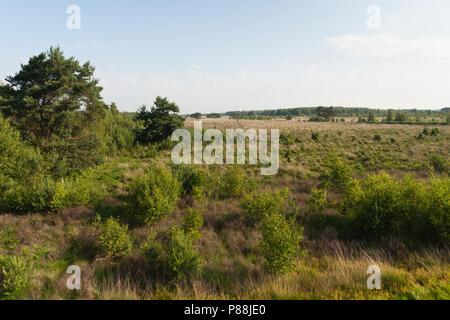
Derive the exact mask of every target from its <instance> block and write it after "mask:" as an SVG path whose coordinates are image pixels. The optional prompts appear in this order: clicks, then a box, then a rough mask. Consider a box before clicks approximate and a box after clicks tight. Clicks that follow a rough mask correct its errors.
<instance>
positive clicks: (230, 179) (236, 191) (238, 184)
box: [220, 165, 245, 198]
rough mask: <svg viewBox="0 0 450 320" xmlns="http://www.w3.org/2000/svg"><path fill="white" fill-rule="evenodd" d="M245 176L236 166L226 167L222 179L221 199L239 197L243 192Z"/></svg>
mask: <svg viewBox="0 0 450 320" xmlns="http://www.w3.org/2000/svg"><path fill="white" fill-rule="evenodd" d="M244 187H245V176H244V173H243V172H242V168H241V167H240V166H238V165H236V166H227V170H226V172H225V174H224V175H223V178H222V185H221V194H220V195H221V197H222V198H230V197H240V196H241V195H242V194H243V192H244Z"/></svg>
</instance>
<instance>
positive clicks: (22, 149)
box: [0, 114, 42, 194]
mask: <svg viewBox="0 0 450 320" xmlns="http://www.w3.org/2000/svg"><path fill="white" fill-rule="evenodd" d="M41 161H42V159H41V157H40V155H39V153H37V152H36V151H35V150H34V149H33V148H31V147H29V146H27V145H26V144H25V143H24V142H23V141H22V139H21V137H20V133H19V132H18V131H17V130H16V129H14V128H13V127H11V125H10V124H9V121H7V120H6V119H4V118H3V116H2V115H1V114H0V194H1V191H2V180H3V181H6V180H8V179H13V180H16V181H25V179H28V178H29V177H30V176H32V175H33V174H35V173H38V172H39V171H40V170H41ZM1 177H3V178H1ZM3 183H5V182H3Z"/></svg>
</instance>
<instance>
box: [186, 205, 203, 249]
mask: <svg viewBox="0 0 450 320" xmlns="http://www.w3.org/2000/svg"><path fill="white" fill-rule="evenodd" d="M203 222H204V221H203V218H202V213H201V211H200V210H199V209H195V208H189V212H188V213H187V214H186V215H185V216H184V221H183V226H182V229H183V231H184V233H185V234H186V235H187V236H189V237H190V238H191V239H193V240H194V241H195V240H198V239H200V237H201V235H200V228H201V227H202V226H203Z"/></svg>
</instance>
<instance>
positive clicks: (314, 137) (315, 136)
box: [311, 132, 320, 142]
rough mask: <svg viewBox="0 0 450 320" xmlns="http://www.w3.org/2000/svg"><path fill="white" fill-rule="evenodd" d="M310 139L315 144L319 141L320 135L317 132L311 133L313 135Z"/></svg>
mask: <svg viewBox="0 0 450 320" xmlns="http://www.w3.org/2000/svg"><path fill="white" fill-rule="evenodd" d="M311 139H312V140H314V141H315V142H319V139H320V134H319V132H313V133H312V134H311Z"/></svg>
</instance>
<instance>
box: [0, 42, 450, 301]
mask: <svg viewBox="0 0 450 320" xmlns="http://www.w3.org/2000/svg"><path fill="white" fill-rule="evenodd" d="M35 70H41V71H40V72H34V71H35ZM93 72H94V68H93V66H92V65H90V64H89V63H86V64H80V63H79V62H78V61H76V60H75V59H74V58H66V57H64V55H63V54H62V52H61V50H60V49H59V48H52V49H50V51H48V52H46V53H43V54H41V55H38V56H36V57H32V58H31V59H30V61H29V62H28V64H25V65H24V66H22V67H21V70H20V71H19V73H17V74H16V75H15V76H12V77H8V79H7V83H6V85H2V84H0V199H1V201H0V212H1V216H0V299H22V298H25V299H36V298H44V299H55V298H57V299H71V298H81V299H98V298H101V299H116V298H127V299H128V298H144V299H172V298H183V299H185V298H195V299H197V298H200V299H202V298H211V297H213V298H219V299H236V298H237V299H239V298H248V299H255V298H256V299H261V298H262V299H266V298H267V299H272V298H277V299H286V298H290V299H292V298H298V299H305V298H306V299H308V298H309V299H317V298H320V299H329V298H338V299H342V298H351V299H359V298H362V299H366V298H367V299H369V298H370V299H388V298H400V299H404V298H408V299H424V298H431V299H448V297H449V292H448V285H447V283H448V281H449V279H448V261H449V259H448V257H449V252H448V248H447V246H448V243H449V242H450V238H449V230H450V222H449V201H450V200H449V199H450V192H449V184H450V183H449V178H448V168H449V167H448V166H449V164H448V150H449V148H450V145H449V141H450V139H449V129H448V127H447V126H446V125H445V123H444V122H443V121H445V119H446V117H447V124H448V114H447V113H446V112H448V110H447V111H445V110H442V111H435V112H431V111H430V112H428V111H417V110H416V111H414V110H402V112H395V111H393V110H389V111H386V110H369V109H358V108H340V107H332V108H330V107H319V108H295V109H287V110H281V109H280V110H272V111H251V112H242V113H241V112H236V113H232V114H230V115H231V116H232V119H231V120H229V119H226V118H225V117H224V118H222V119H220V121H219V120H214V121H205V123H210V124H211V126H215V127H218V128H219V129H227V128H231V127H235V126H236V122H235V120H233V119H241V118H243V119H257V120H266V121H269V122H268V125H267V127H275V126H280V129H281V134H280V142H281V145H280V156H281V157H280V170H279V172H278V174H277V175H276V176H270V177H263V176H261V175H260V174H259V172H260V170H259V169H260V168H259V167H258V166H253V165H246V164H245V165H229V166H228V165H226V166H222V165H218V166H208V168H206V167H205V166H197V165H173V164H170V163H169V164H168V163H167V160H168V159H169V158H170V156H169V155H168V152H167V149H168V148H170V147H171V145H172V144H171V141H170V140H169V139H168V137H169V136H170V134H171V133H172V131H173V130H174V129H178V128H181V127H182V126H183V125H184V119H183V118H182V117H180V116H179V115H178V114H177V113H178V110H179V108H178V106H177V105H176V104H175V103H173V102H170V101H169V100H168V99H167V98H161V97H157V98H156V100H155V102H154V105H153V107H152V108H151V109H150V110H148V109H147V108H146V107H143V108H141V109H139V110H138V112H137V113H125V112H119V110H118V107H117V106H116V105H115V104H114V103H113V104H111V105H109V106H108V105H106V104H105V103H104V102H103V101H102V98H101V95H100V93H101V87H99V86H98V80H97V79H96V78H94V74H93ZM75 87H77V88H79V89H80V90H73V88H75ZM47 93H49V94H48V97H47V98H46V94H47ZM24 97H25V99H24ZM25 111H26V112H25ZM193 116H195V117H196V118H200V117H201V116H202V115H201V114H194V115H193ZM299 116H306V117H309V122H307V121H308V120H307V119H306V118H305V119H295V117H299ZM358 116H359V117H360V123H357V122H356V121H357V119H356V118H355V119H353V118H345V119H344V121H343V122H345V123H342V124H341V123H337V122H338V118H337V117H358ZM207 117H208V118H215V119H219V117H220V115H218V114H209V115H207ZM274 117H283V118H285V119H287V120H293V121H278V120H276V121H273V120H271V119H272V118H274ZM384 118H385V119H384ZM191 120H192V119H188V120H187V121H186V126H189V121H191ZM342 120H343V119H342V118H341V120H340V121H341V122H342ZM300 121H301V123H300ZM314 121H317V122H318V123H313V122H314ZM352 122H353V124H352ZM379 123H385V124H384V125H383V126H378V125H377V124H379ZM386 123H387V124H386ZM432 123H433V124H432ZM252 124H253V123H252ZM274 124H275V125H274ZM403 124H411V125H408V126H406V125H403ZM206 125H207V124H206ZM239 125H242V126H245V125H246V121H240V122H239ZM425 126H426V127H425ZM383 170H385V171H388V172H390V173H391V174H388V173H384V172H383ZM393 172H395V173H396V174H397V175H394V174H393ZM428 172H430V175H429V176H427V173H428ZM414 173H417V174H416V175H414ZM63 209H64V210H63ZM96 214H98V216H99V218H98V219H97V221H96V220H95V216H96ZM100 217H101V218H100ZM116 217H117V218H116ZM304 230H305V231H304ZM304 232H305V235H304ZM304 236H305V238H307V241H306V240H305V241H303V237H304ZM30 250H33V252H36V256H33V257H32V258H30V257H29V255H27V254H25V253H24V252H29V251H30ZM303 250H306V254H304V252H303ZM106 257H108V258H106ZM368 260H370V261H371V262H370V263H372V260H374V261H375V262H377V263H379V264H381V265H382V267H383V277H384V278H383V289H382V290H381V291H378V292H375V291H370V292H369V290H365V278H364V277H365V276H366V273H365V272H366V269H367V263H368ZM72 264H76V265H80V266H81V267H82V269H83V275H86V277H84V276H83V281H86V284H87V285H86V286H84V285H83V288H82V290H80V291H79V292H76V293H71V292H68V290H67V288H66V287H65V286H64V285H63V284H64V283H63V281H62V280H63V279H62V278H63V277H65V276H66V274H65V272H66V269H67V266H68V265H72ZM37 270H39V272H35V271H37ZM292 270H296V271H298V272H290V271H292ZM61 284H62V285H61ZM361 288H364V290H362V289H361Z"/></svg>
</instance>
